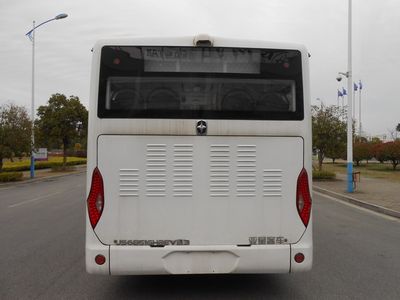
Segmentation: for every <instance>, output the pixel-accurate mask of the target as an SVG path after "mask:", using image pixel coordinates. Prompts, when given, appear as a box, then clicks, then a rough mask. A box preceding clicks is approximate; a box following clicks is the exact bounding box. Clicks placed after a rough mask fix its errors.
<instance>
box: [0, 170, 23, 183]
mask: <svg viewBox="0 0 400 300" xmlns="http://www.w3.org/2000/svg"><path fill="white" fill-rule="evenodd" d="M19 180H22V172H6V173H5V172H2V173H0V182H10V181H19Z"/></svg>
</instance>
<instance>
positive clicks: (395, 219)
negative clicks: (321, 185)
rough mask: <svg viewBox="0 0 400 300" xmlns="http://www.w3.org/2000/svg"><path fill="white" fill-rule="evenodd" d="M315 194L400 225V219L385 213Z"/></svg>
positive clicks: (318, 193) (314, 192)
mask: <svg viewBox="0 0 400 300" xmlns="http://www.w3.org/2000/svg"><path fill="white" fill-rule="evenodd" d="M313 194H316V195H318V196H321V197H323V198H327V199H329V200H333V201H336V202H339V203H341V204H344V205H347V206H350V207H353V208H356V209H358V210H362V211H365V212H367V213H370V214H372V215H375V216H379V217H381V218H384V219H386V220H391V221H396V222H399V223H400V219H398V218H396V217H392V216H388V215H385V214H383V213H380V212H376V211H373V210H370V209H368V208H365V207H361V206H358V205H355V204H353V203H349V202H346V201H344V200H340V199H338V198H335V197H332V196H329V195H325V194H323V193H320V192H316V191H313Z"/></svg>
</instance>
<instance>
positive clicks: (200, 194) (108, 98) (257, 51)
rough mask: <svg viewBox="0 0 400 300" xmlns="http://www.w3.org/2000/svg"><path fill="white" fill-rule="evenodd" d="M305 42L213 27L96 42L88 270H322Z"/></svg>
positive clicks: (279, 271) (144, 271) (162, 272)
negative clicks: (230, 35)
mask: <svg viewBox="0 0 400 300" xmlns="http://www.w3.org/2000/svg"><path fill="white" fill-rule="evenodd" d="M309 99H310V92H309V71H308V53H307V51H306V49H305V48H304V47H302V46H298V45H292V44H281V43H270V42H262V41H247V40H231V39H225V38H217V37H215V38H211V37H209V36H205V35H202V36H197V37H184V38H170V39H169V38H160V39H158V38H135V39H116V40H103V41H100V42H98V43H97V44H96V45H95V47H94V48H93V64H92V77H91V93H90V106H89V111H90V114H89V134H88V136H89V139H88V173H87V218H86V219H87V222H86V223H87V225H86V268H87V271H88V272H89V273H95V274H111V275H129V274H199V273H285V272H298V271H306V270H309V269H310V268H311V266H312V255H313V253H312V249H313V244H312V218H311V195H310V190H311V153H312V151H311V150H312V149H311V115H310V100H309Z"/></svg>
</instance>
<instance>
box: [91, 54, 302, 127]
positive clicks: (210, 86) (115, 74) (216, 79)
mask: <svg viewBox="0 0 400 300" xmlns="http://www.w3.org/2000/svg"><path fill="white" fill-rule="evenodd" d="M98 116H99V117H100V118H171V119H238V120H302V119H303V84H302V68H301V54H300V52H299V51H296V50H276V49H253V48H252V49H248V48H221V47H210V48H194V47H136V46H126V47H115V46H105V47H103V48H102V53H101V66H100V85H99V106H98Z"/></svg>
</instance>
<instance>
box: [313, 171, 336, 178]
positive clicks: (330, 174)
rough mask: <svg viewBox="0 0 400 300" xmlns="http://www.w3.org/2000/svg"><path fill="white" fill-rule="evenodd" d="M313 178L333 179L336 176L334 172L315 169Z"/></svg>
mask: <svg viewBox="0 0 400 300" xmlns="http://www.w3.org/2000/svg"><path fill="white" fill-rule="evenodd" d="M312 178H313V180H333V179H335V178H336V174H335V173H333V172H329V171H317V170H313V174H312Z"/></svg>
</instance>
